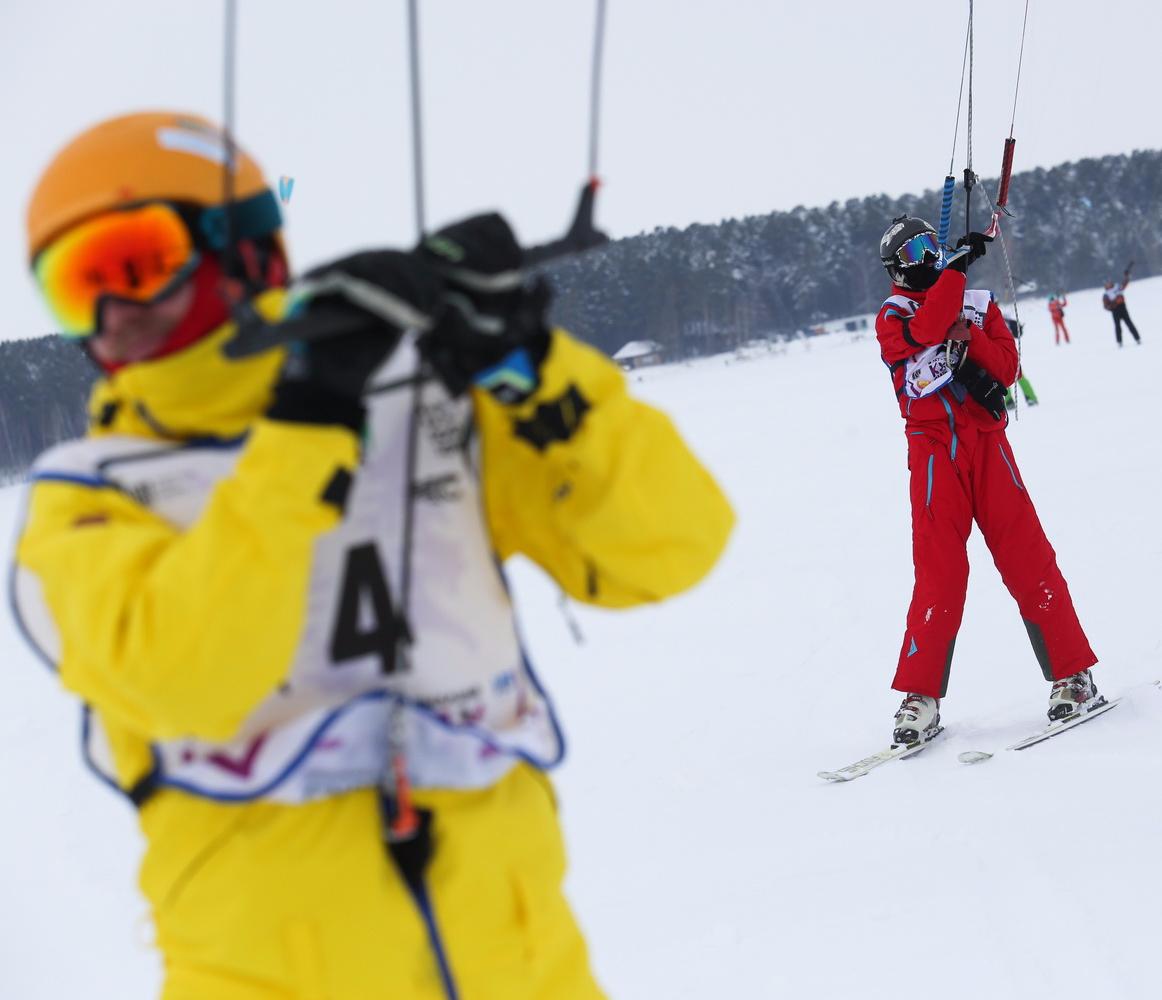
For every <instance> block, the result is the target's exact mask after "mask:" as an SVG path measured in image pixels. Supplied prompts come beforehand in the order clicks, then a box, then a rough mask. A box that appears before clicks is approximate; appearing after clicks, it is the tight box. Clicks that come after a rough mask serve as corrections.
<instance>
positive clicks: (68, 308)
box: [33, 202, 200, 337]
mask: <svg viewBox="0 0 1162 1000" xmlns="http://www.w3.org/2000/svg"><path fill="white" fill-rule="evenodd" d="M199 260H200V257H199V255H198V251H197V249H196V248H195V246H194V240H193V237H192V236H191V234H190V230H189V228H188V227H187V225H186V223H185V221H184V220H183V218H182V216H181V215H180V214H179V213H178V211H177V209H176V208H175V207H174V206H172V205H167V204H164V203H160V202H155V203H151V204H147V205H141V206H138V207H136V208H130V209H126V210H124V211H116V212H107V213H105V214H103V215H99V216H96V217H95V218H92V219H88V220H87V221H85V222H83V223H81V224H80V225H79V226H76V227H75V228H73V229H70V230H69V231H68V232H66V233H65V234H64V235H63V236H61V237H60V238H59V239H57V240H56V241H55V242H53V243H51V244H50V245H49V246H48V247H46V248H45V249H44V250H43V251H42V252H41V253H40V254H39V255H38V256H37V258H36V260H35V262H34V263H33V272H34V274H35V275H36V280H37V283H38V284H39V285H40V290H41V293H42V294H43V295H44V298H45V301H46V302H47V303H48V307H49V309H50V310H51V311H52V313H53V315H54V316H55V317H56V319H57V321H58V322H59V323H60V325H61V327H62V332H63V333H64V335H65V336H67V337H87V336H89V335H91V334H93V333H95V332H96V330H97V326H98V319H99V312H100V307H101V303H102V301H103V300H104V299H105V298H114V299H120V300H123V301H129V302H139V303H142V304H148V303H150V302H153V301H156V300H157V299H160V298H163V297H164V296H165V295H166V294H168V293H169V292H171V291H173V290H174V289H176V288H177V287H178V286H179V285H181V284H182V283H183V282H184V281H185V280H186V279H187V278H188V277H189V276H190V275H191V274H193V272H194V270H195V269H196V268H197V266H198V263H199Z"/></svg>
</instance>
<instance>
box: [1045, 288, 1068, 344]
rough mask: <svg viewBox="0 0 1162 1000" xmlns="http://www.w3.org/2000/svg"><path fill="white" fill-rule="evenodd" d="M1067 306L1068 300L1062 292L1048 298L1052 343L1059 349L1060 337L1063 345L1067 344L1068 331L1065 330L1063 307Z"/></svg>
mask: <svg viewBox="0 0 1162 1000" xmlns="http://www.w3.org/2000/svg"><path fill="white" fill-rule="evenodd" d="M1067 305H1069V300H1068V299H1067V298H1066V297H1065V293H1064V292H1058V293H1057V294H1056V295H1050V296H1049V315H1050V316H1052V317H1053V343H1055V344H1057V345H1058V346H1059V347H1060V346H1061V338H1062V337H1064V338H1065V343H1067V344H1068V343H1069V331H1068V330H1067V329H1065V307H1066V306H1067Z"/></svg>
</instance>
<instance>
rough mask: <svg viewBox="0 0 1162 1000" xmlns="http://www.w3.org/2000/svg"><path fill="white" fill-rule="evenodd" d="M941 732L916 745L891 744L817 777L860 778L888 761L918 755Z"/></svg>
mask: <svg viewBox="0 0 1162 1000" xmlns="http://www.w3.org/2000/svg"><path fill="white" fill-rule="evenodd" d="M942 732H944V727H943V726H941V727H940V728H939V729H937V730H936V732H934V733H933V734H932V735H931V736H929V737H928V739H926V740H923V741H917V742H916V743H893V744H892V745H891V746H890V747H888V748H887V749H886V750H881V751H880V752H879V753H873V754H872V755H871V756H870V757H864V758H863V760H857V761H856V762H855V763H854V764H848V765H847V767H841V768H840V769H839V770H838V771H820V772H819V777H820V778H825V779H826V780H827V781H851V779H852V778H861V777H863V776H864V775H865V774H867V773H868V771H870V770H872V769H873V768H877V767H879V766H880V765H881V764H886V763H887V762H888V761H889V760H902V759H903V758H905V757H911V756H912V755H913V754H917V753H919V752H920V751H921V750H923V749H924V748H925V747H926V746H928V745H929V744H930V743H931V742H932V741H933V740H935V739H936V738H937V737H938V736H939V735H940V734H941V733H942Z"/></svg>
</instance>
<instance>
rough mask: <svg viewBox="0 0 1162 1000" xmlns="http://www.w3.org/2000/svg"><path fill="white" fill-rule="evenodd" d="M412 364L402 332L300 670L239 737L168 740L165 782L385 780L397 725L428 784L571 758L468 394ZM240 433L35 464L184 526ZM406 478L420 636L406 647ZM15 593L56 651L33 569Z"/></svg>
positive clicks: (275, 788)
mask: <svg viewBox="0 0 1162 1000" xmlns="http://www.w3.org/2000/svg"><path fill="white" fill-rule="evenodd" d="M415 368H416V356H415V351H414V347H413V346H412V343H411V341H410V340H405V342H404V343H402V344H401V346H400V348H399V349H398V350H397V351H396V352H395V353H394V355H393V356H392V358H391V359H390V360H389V362H388V363H387V364H386V365H385V366H384V368H383V369H382V370H381V371H380V372H379V373H378V374H377V376H376V378H375V379H374V380H373V382H372V389H371V391H370V393H369V395H368V398H367V400H366V402H367V406H368V424H367V440H366V443H365V454H364V460H363V464H362V466H361V467H360V469H359V471H358V473H357V474H356V476H355V479H354V483H353V486H352V490H351V494H350V496H349V498H348V503H347V510H346V513H345V516H344V519H343V521H342V523H341V524H340V526H339V527H338V528H336V529H335V530H334V531H331V532H329V533H328V534H326V535H324V536H322V537H321V538H319V540H318V542H317V544H316V546H315V551H314V563H313V567H312V571H311V581H310V594H309V598H308V612H307V619H306V623H305V627H304V629H303V632H302V635H301V638H300V642H299V647H298V650H297V653H296V656H295V659H294V663H293V666H292V668H291V670H290V673H289V675H288V677H287V681H286V683H285V684H284V685H283V686H282V687H281V688H280V690H279V691H278V692H276V693H275V694H273V695H271V696H270V697H269V698H267V700H266V701H265V702H263V703H262V704H261V705H259V706H258V707H257V708H256V710H255V711H254V712H253V713H252V715H251V716H250V718H249V719H248V720H247V722H246V724H245V725H244V727H243V730H242V731H241V732H240V733H239V735H238V737H237V738H236V739H234V740H233V741H231V742H230V743H228V744H224V745H217V744H208V743H205V742H202V741H200V740H196V739H183V740H173V741H167V742H163V743H159V744H156V745H155V747H154V751H155V753H154V755H155V759H156V762H157V774H156V778H157V780H158V781H159V782H160V784H162V785H168V786H172V787H176V788H181V789H184V790H186V791H188V792H191V793H193V794H197V795H202V796H206V797H210V798H215V799H221V800H228V801H245V800H251V799H257V798H265V799H270V800H274V801H281V802H301V801H305V800H307V799H311V798H317V797H320V796H325V795H331V794H337V793H339V792H341V791H345V790H348V789H351V788H356V787H365V786H374V785H377V784H380V783H381V782H383V781H384V780H385V776H386V774H387V772H388V769H389V760H388V758H389V750H390V746H391V745H392V744H393V743H394V745H396V746H399V747H401V748H402V749H403V750H404V752H405V754H406V756H407V761H408V770H409V777H410V779H411V781H412V783H413V785H415V786H416V787H443V788H475V787H484V786H487V785H489V784H492V783H493V782H495V781H496V780H498V779H499V778H500V777H501V776H502V775H503V774H504V773H505V772H506V771H507V770H508V769H509V768H510V767H512V765H513V764H514V763H515V761H516V760H518V759H526V760H529V761H530V762H532V763H533V764H535V765H536V766H538V767H542V768H544V767H551V766H553V765H554V764H556V763H557V762H559V760H560V759H561V757H562V755H563V741H562V738H561V734H560V730H559V728H558V725H557V722H556V719H555V718H554V716H553V712H552V708H551V705H550V704H549V702H548V699H547V697H546V696H545V694H544V692H543V691H542V689H541V687H540V685H539V683H538V681H537V679H536V677H535V676H534V674H533V673H532V670H531V668H530V666H529V665H528V663H527V661H526V659H525V657H524V654H523V651H522V649H521V646H520V642H519V639H518V636H517V631H516V623H515V618H514V615H513V609H512V605H511V602H510V600H509V597H508V593H507V591H506V589H505V584H504V580H503V577H502V576H501V573H500V570H499V568H498V566H497V564H496V562H495V558H494V556H493V553H492V549H491V545H490V541H489V537H488V532H487V527H486V524H485V520H484V514H483V509H482V506H481V497H480V487H479V482H478V479H477V475H476V473H475V471H474V468H473V466H472V459H471V455H470V451H469V444H470V435H471V429H472V408H471V403H470V402H469V401H468V400H467V399H463V398H461V399H452V398H451V397H450V396H449V395H448V394H447V392H446V391H445V390H444V389H443V387H442V386H441V385H439V384H438V383H436V382H427V383H425V384H424V385H423V387H422V389H421V390H420V393H419V406H418V408H417V406H416V402H417V397H416V388H415V383H414V379H413V378H412V375H413V373H414V371H415ZM414 414H418V424H417V426H416V433H415V449H416V450H415V455H414V466H413V469H412V473H411V476H410V482H409V474H408V460H407V455H408V443H409V428H410V426H411V424H412V420H413V415H414ZM241 447H242V445H241V444H239V445H238V446H222V445H220V444H209V445H203V444H197V443H195V444H186V445H166V444H159V443H157V442H151V441H144V440H142V439H140V438H124V437H104V438H86V439H83V440H80V441H75V442H70V443H68V444H65V445H62V446H60V447H58V448H55V449H53V450H51V451H50V452H48V453H47V454H46V455H45V456H43V457H42V459H41V460H40V461H39V462H38V463H37V466H36V467H35V469H34V471H33V478H34V480H35V479H36V478H42V479H43V478H57V479H59V478H62V477H65V478H71V479H74V480H79V481H82V482H86V481H90V482H93V484H94V485H97V484H98V483H100V484H102V485H107V486H110V487H113V488H117V489H121V490H124V491H125V492H126V493H129V494H130V495H132V496H133V497H135V498H136V499H137V500H138V501H139V502H141V503H143V504H144V505H145V506H147V507H149V508H150V509H151V510H153V511H155V512H156V513H157V514H159V515H161V516H162V517H164V518H166V519H167V520H169V521H170V522H171V523H173V524H174V525H176V526H178V527H179V528H186V527H189V526H190V525H191V524H193V523H194V522H195V521H196V520H197V518H198V516H199V515H200V513H201V511H202V508H203V506H204V505H205V503H206V501H207V499H208V497H209V495H210V493H211V492H212V490H213V489H214V486H215V484H216V483H218V482H219V481H220V480H222V479H225V478H226V477H228V476H230V475H231V473H232V472H233V469H234V466H235V463H236V461H237V458H238V454H239V452H240V450H241ZM409 494H410V497H411V503H412V514H411V517H412V525H411V540H410V548H411V555H410V565H411V571H410V583H409V584H408V588H407V589H408V598H407V605H408V606H407V608H406V616H407V622H408V625H409V626H410V630H411V634H412V639H413V641H412V643H411V646H410V649H409V651H408V655H407V656H406V658H404V659H399V660H397V657H396V656H395V650H396V646H397V642H396V639H397V633H398V630H399V629H400V628H402V624H401V621H400V616H401V612H402V609H401V608H400V606H399V602H400V595H401V592H402V590H403V587H404V581H403V579H402V575H403V567H404V563H405V545H406V544H407V543H406V542H405V537H404V536H405V530H406V529H405V519H406V516H407V515H406V510H407V505H408V503H409V497H408V495H409ZM14 593H15V603H16V606H17V610H18V613H19V615H20V618H21V623H22V625H23V626H24V629H25V631H26V632H27V633H28V635H29V637H30V638H31V639H32V641H33V642H34V644H35V645H36V646H37V647H38V648H39V649H40V650H41V651H42V653H44V655H45V656H46V658H47V659H49V660H50V661H55V659H56V654H57V652H58V651H59V648H60V644H59V639H58V637H57V636H56V634H55V626H54V625H53V623H52V619H51V617H50V615H49V612H48V609H47V608H46V607H45V606H44V603H43V601H42V600H41V599H40V594H39V585H38V584H37V583H36V581H35V578H34V577H33V576H32V575H31V574H30V573H27V572H26V571H23V570H20V569H18V570H17V573H16V579H15V591H14ZM254 627H255V628H261V627H262V624H261V622H256V623H255V626H254ZM238 669H239V670H240V671H242V670H245V669H246V664H244V663H239V664H238ZM84 730H85V750H86V754H87V756H88V758H89V761H90V763H91V764H92V765H93V766H94V767H95V768H96V769H97V771H98V772H99V773H100V774H101V775H102V776H104V777H106V778H107V779H110V780H112V779H113V771H112V764H111V757H110V754H109V751H108V746H107V742H106V740H105V738H104V734H103V731H102V728H101V725H100V719H99V715H98V714H97V713H89V712H86V720H85V727H84ZM389 737H390V739H389Z"/></svg>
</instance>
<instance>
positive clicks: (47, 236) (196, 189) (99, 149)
mask: <svg viewBox="0 0 1162 1000" xmlns="http://www.w3.org/2000/svg"><path fill="white" fill-rule="evenodd" d="M225 160H226V145H225V142H224V140H223V135H222V132H221V130H219V129H218V128H217V127H216V126H215V125H214V124H213V123H212V122H210V121H208V120H207V119H205V118H202V117H201V116H199V115H192V114H187V113H184V112H175V111H145V112H138V113H136V114H130V115H121V116H119V117H117V118H110V119H108V120H107V121H103V122H101V123H100V124H98V125H94V126H93V127H92V128H90V129H88V130H87V131H85V132H82V133H81V134H80V135H79V136H77V137H76V138H75V139H73V141H72V142H70V143H69V144H68V145H67V146H65V148H64V149H62V150H61V151H60V152H59V153H57V155H56V157H55V158H54V159H53V161H52V162H51V163H50V164H49V165H48V167H47V169H46V170H45V171H44V173H43V174H42V175H41V178H40V181H39V183H38V184H37V185H36V189H35V190H34V191H33V192H32V197H31V198H30V199H29V202H28V218H27V225H28V256H29V259H30V260H32V259H33V258H35V257H36V255H37V254H38V253H39V252H40V251H41V250H43V249H44V248H45V247H46V246H47V245H48V244H49V243H51V242H52V241H53V240H54V239H55V238H56V237H57V236H59V235H60V234H61V233H63V232H64V231H65V230H67V229H69V228H70V227H72V226H74V225H76V224H77V223H78V222H81V221H83V220H84V219H86V218H88V217H90V216H92V215H96V214H98V213H100V212H104V211H107V210H109V209H115V208H118V207H121V206H127V205H132V204H134V203H138V202H145V201H172V202H182V203H187V204H193V205H199V206H203V207H212V206H219V205H222V204H223V203H224V202H225V201H226V194H225V190H224V167H223V164H224V163H225ZM233 187H234V191H233V197H234V198H235V199H237V201H238V202H246V201H248V200H249V199H251V198H255V197H256V196H260V195H264V194H265V195H268V196H269V199H267V198H261V199H259V201H260V202H261V203H262V204H263V207H264V209H265V211H264V212H263V214H262V219H263V221H262V223H261V227H262V228H266V229H267V231H268V232H274V231H275V230H277V229H278V227H279V225H280V224H281V219H280V218H279V215H278V204H277V200H276V199H275V197H274V193H273V192H272V191H271V190H270V186H269V185H268V184H267V183H266V179H265V178H264V177H263V175H262V169H261V168H260V167H259V166H258V164H257V163H256V162H255V161H254V160H253V159H252V158H251V157H250V156H249V155H248V154H247V153H245V152H244V151H243V150H241V149H239V148H238V147H237V146H235V148H234V182H233ZM268 200H269V202H270V204H271V205H273V215H271V214H270V211H269V209H268V208H267V206H266V203H267V201H268ZM247 235H257V234H256V233H255V232H254V231H253V229H252V230H251V232H249V233H248V234H247Z"/></svg>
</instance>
